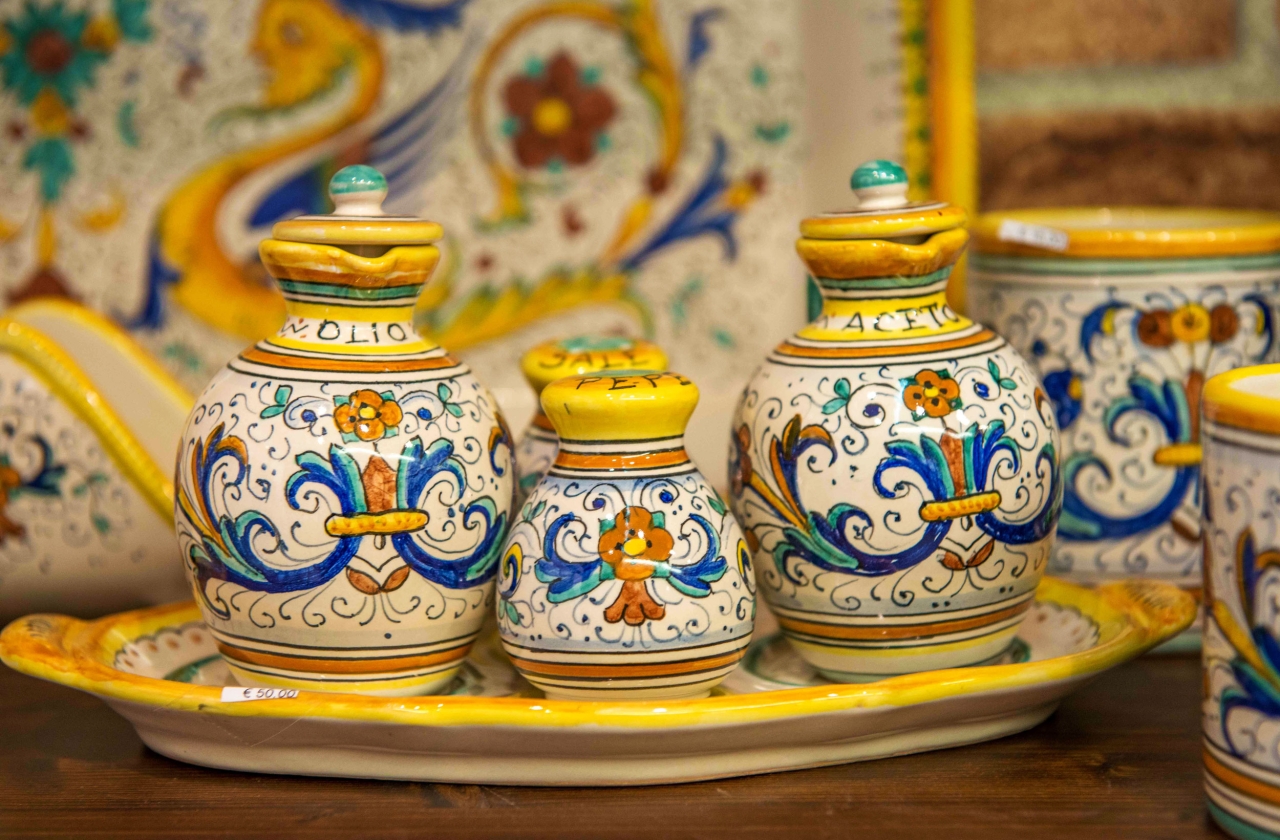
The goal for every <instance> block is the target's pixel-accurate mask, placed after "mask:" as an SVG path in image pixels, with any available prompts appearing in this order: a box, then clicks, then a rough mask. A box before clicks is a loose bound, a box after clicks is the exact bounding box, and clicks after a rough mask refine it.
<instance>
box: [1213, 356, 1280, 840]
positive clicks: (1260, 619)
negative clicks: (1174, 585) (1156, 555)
mask: <svg viewBox="0 0 1280 840" xmlns="http://www.w3.org/2000/svg"><path fill="white" fill-rule="evenodd" d="M1203 440H1204V467H1203V469H1204V513H1205V519H1204V529H1205V534H1204V537H1205V539H1204V557H1205V564H1206V568H1205V576H1204V582H1205V595H1204V606H1205V613H1206V617H1205V622H1204V644H1203V649H1202V650H1203V653H1202V656H1203V659H1204V686H1205V694H1204V699H1203V720H1204V770H1205V776H1204V781H1205V790H1206V793H1207V794H1208V799H1209V813H1210V814H1211V815H1212V816H1213V818H1214V819H1215V820H1216V821H1217V822H1218V824H1219V825H1221V826H1222V827H1223V828H1224V829H1226V830H1227V832H1228V833H1230V834H1233V835H1235V836H1236V837H1239V838H1242V840H1256V838H1260V837H1277V836H1280V755H1278V754H1277V752H1276V748H1275V743H1276V736H1277V733H1280V609H1277V603H1278V602H1280V521H1278V520H1277V503H1278V502H1280V365H1263V366H1257V367H1247V368H1241V369H1239V370H1234V371H1231V372H1230V373H1224V374H1222V375H1219V376H1215V377H1213V378H1212V379H1210V380H1209V382H1208V384H1207V385H1206V386H1205V389H1204V431H1203Z"/></svg>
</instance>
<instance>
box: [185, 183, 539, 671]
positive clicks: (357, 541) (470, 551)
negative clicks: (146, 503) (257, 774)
mask: <svg viewBox="0 0 1280 840" xmlns="http://www.w3.org/2000/svg"><path fill="white" fill-rule="evenodd" d="M385 194H386V182H385V181H384V180H383V178H382V176H381V175H380V174H379V173H378V172H377V171H376V170H374V169H371V168H369V167H364V166H358V167H347V168H346V169H343V170H341V171H340V172H338V173H337V174H336V175H335V176H334V178H333V180H332V182H331V184H330V195H331V196H332V198H333V200H334V203H335V205H336V210H335V211H334V214H333V215H331V216H302V217H299V218H297V219H294V220H292V221H287V222H281V223H279V224H277V225H276V226H275V228H274V230H273V237H274V238H271V239H267V240H265V241H264V242H263V243H262V245H261V248H260V254H261V256H262V260H263V263H264V264H265V265H266V267H267V270H268V271H270V272H271V274H272V275H273V276H274V277H275V278H277V282H278V283H279V285H280V288H281V290H282V291H283V292H284V296H285V299H286V305H287V308H288V318H287V320H286V322H285V324H284V326H283V327H281V329H280V331H279V332H278V333H277V334H276V335H275V336H272V337H271V338H268V339H266V340H264V341H260V342H258V343H257V344H256V345H254V346H253V347H250V348H249V349H247V350H245V351H244V352H242V353H241V354H240V355H239V356H238V357H237V358H235V359H233V360H232V361H231V362H230V363H228V365H227V367H226V369H225V370H223V371H222V372H221V373H220V374H219V375H217V376H216V377H214V379H213V381H211V382H210V383H209V386H208V387H207V388H206V389H205V391H204V393H203V394H202V395H201V396H200V398H199V400H198V401H197V403H196V407H195V409H194V411H193V412H192V414H191V416H190V418H189V419H188V421H187V425H186V429H185V431H184V432H183V435H182V442H181V451H180V454H179V458H178V469H177V477H176V484H177V515H176V521H177V531H178V539H179V544H180V547H181V550H182V556H183V558H184V561H185V563H186V567H187V574H188V578H189V579H190V582H191V585H192V588H193V589H194V591H195V596H196V600H197V602H198V603H199V604H200V608H201V611H202V613H203V616H204V619H205V622H206V624H207V625H208V627H209V630H210V632H211V634H212V635H213V637H214V638H215V640H216V641H217V645H218V650H219V651H220V652H221V654H222V655H223V657H224V658H225V659H226V661H227V664H228V666H229V667H230V669H231V672H232V673H233V674H234V675H235V677H236V679H237V680H239V681H240V682H241V683H244V684H249V685H268V686H292V687H301V688H310V689H320V690H331V691H352V692H360V693H369V694H380V695H411V694H423V693H427V692H431V691H433V690H435V689H437V688H440V687H442V686H444V685H446V684H447V683H448V682H449V681H450V680H451V678H452V677H453V675H454V673H455V672H456V671H457V670H458V668H459V666H460V665H461V664H462V661H463V659H464V658H465V656H466V654H467V651H468V649H469V648H470V646H471V643H472V641H473V640H474V639H475V637H476V634H477V632H478V631H479V629H480V625H481V623H482V621H483V620H484V617H485V616H486V615H487V614H488V613H489V611H490V610H491V609H492V601H493V577H494V573H495V571H496V569H497V560H498V554H499V552H500V549H501V546H502V539H503V536H504V535H505V533H506V529H507V523H508V517H509V515H510V506H511V504H512V495H513V487H514V469H513V467H514V463H513V457H512V445H511V440H510V435H509V433H508V431H507V428H506V424H505V422H504V421H503V419H502V415H501V414H500V413H499V412H498V407H497V405H496V403H495V402H494V400H493V397H492V396H490V394H489V392H488V391H487V390H485V388H484V387H483V386H482V385H481V384H480V383H479V382H478V381H476V378H475V377H474V376H473V375H472V373H471V371H470V370H469V369H468V368H467V367H466V365H463V364H462V363H460V362H458V360H456V359H455V358H453V357H452V356H450V355H449V354H448V353H447V352H446V351H445V350H444V349H443V348H441V347H438V346H435V345H434V344H432V343H431V342H429V341H427V340H424V339H423V338H420V337H419V336H418V335H417V334H416V333H415V332H414V330H413V328H412V324H411V320H412V313H413V306H414V302H415V301H416V299H417V297H418V292H419V291H420V290H421V288H422V285H423V283H424V282H425V281H426V280H427V278H428V277H429V276H430V274H431V271H432V269H434V268H435V265H436V262H437V261H438V259H439V257H440V254H439V251H438V250H437V248H436V247H435V245H434V244H432V243H434V242H435V241H436V240H438V239H439V238H440V236H441V235H442V234H441V230H440V227H439V226H438V225H436V224H434V223H432V222H427V221H423V220H421V219H416V218H405V217H389V216H384V215H382V213H381V209H380V203H381V201H382V198H383V197H384V196H385Z"/></svg>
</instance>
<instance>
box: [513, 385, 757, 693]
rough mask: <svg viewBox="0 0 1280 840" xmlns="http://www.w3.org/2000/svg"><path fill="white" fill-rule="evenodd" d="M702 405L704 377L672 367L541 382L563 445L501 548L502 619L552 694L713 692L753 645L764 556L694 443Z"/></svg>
mask: <svg viewBox="0 0 1280 840" xmlns="http://www.w3.org/2000/svg"><path fill="white" fill-rule="evenodd" d="M697 402H698V389H697V386H695V385H694V384H693V383H692V382H690V381H689V380H688V379H686V378H685V377H683V376H681V375H679V374H676V373H670V372H652V371H648V372H646V371H637V372H624V371H614V372H611V373H599V374H589V375H583V376H572V377H569V378H567V379H561V380H558V381H556V382H553V383H551V384H550V385H548V386H547V387H546V388H545V389H543V391H542V407H543V409H544V410H545V411H546V413H547V416H548V417H549V418H550V419H551V423H552V425H553V426H554V427H555V430H556V432H557V434H558V435H559V438H560V449H559V452H558V453H557V455H556V459H555V462H554V463H553V464H552V466H551V469H550V470H549V471H548V472H547V474H546V475H545V476H544V477H543V478H542V480H541V481H540V482H538V485H537V486H536V487H535V488H534V489H533V492H532V493H531V494H530V496H529V498H528V500H527V501H526V502H525V504H524V507H523V509H522V510H521V512H520V515H519V518H518V520H517V521H516V522H515V524H514V526H513V528H512V531H511V534H510V536H509V537H508V539H507V543H506V547H505V548H504V550H503V556H502V561H501V569H500V572H499V583H498V627H499V630H500V632H501V636H502V643H503V646H504V647H505V648H506V651H507V653H508V654H509V655H510V657H511V661H512V663H513V664H514V665H515V667H516V668H517V669H518V670H519V671H520V673H521V674H523V675H524V677H525V678H526V679H527V680H529V682H531V683H533V684H534V685H536V686H537V687H539V688H541V689H543V690H544V691H545V692H547V694H548V695H550V696H557V697H573V698H585V699H624V698H639V697H647V698H681V697H697V696H702V695H705V694H707V693H708V692H709V691H710V689H711V688H712V687H713V686H714V685H716V684H717V683H719V682H720V680H722V679H723V678H724V677H725V676H726V675H727V674H728V673H729V671H731V670H732V669H733V668H734V666H735V665H736V663H737V662H738V660H739V659H740V658H741V657H742V655H743V653H744V652H745V651H746V646H747V643H748V642H749V641H750V638H751V629H752V625H753V622H754V618H755V580H754V577H753V573H752V569H751V556H750V553H749V552H748V551H747V546H746V542H745V541H744V539H743V536H742V530H741V529H740V528H739V527H738V523H737V522H736V521H735V520H734V518H733V515H732V514H730V513H729V510H728V508H727V506H726V505H725V504H724V502H723V501H721V499H720V497H719V495H717V494H716V492H715V490H714V489H712V488H711V486H710V485H708V484H707V481H706V479H705V478H703V476H702V474H701V473H700V472H699V471H698V468H697V467H696V466H694V464H693V463H692V462H691V461H690V460H689V455H688V453H687V452H686V451H685V448H684V432H685V427H686V425H687V424H688V422H689V417H690V415H692V414H693V409H694V406H695V405H696V404H697Z"/></svg>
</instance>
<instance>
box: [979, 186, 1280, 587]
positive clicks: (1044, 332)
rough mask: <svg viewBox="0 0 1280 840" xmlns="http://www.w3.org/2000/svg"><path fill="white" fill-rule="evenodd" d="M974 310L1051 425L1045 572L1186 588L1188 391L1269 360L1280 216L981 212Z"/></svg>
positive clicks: (1279, 286) (1191, 411)
mask: <svg viewBox="0 0 1280 840" xmlns="http://www.w3.org/2000/svg"><path fill="white" fill-rule="evenodd" d="M975 231H976V233H975V237H976V240H975V241H976V245H975V249H976V251H977V253H976V254H975V255H974V258H973V261H972V263H971V265H972V269H973V270H972V272H971V274H970V278H971V280H970V288H971V303H972V305H973V308H974V310H975V312H976V313H977V314H978V316H979V317H981V318H982V319H983V320H985V321H986V322H987V323H989V324H991V325H992V326H993V327H994V328H995V329H996V330H998V331H999V332H1000V333H1001V334H1002V335H1004V336H1006V337H1007V338H1008V339H1009V341H1010V342H1011V343H1012V344H1013V345H1014V346H1015V347H1017V348H1018V349H1019V350H1020V351H1021V352H1022V353H1024V354H1025V355H1026V356H1027V357H1028V358H1029V359H1030V360H1031V362H1032V363H1033V364H1034V365H1035V366H1036V369H1037V372H1038V373H1039V375H1040V377H1041V379H1042V380H1043V382H1044V388H1045V391H1046V392H1047V393H1048V394H1049V397H1050V399H1051V400H1052V403H1053V406H1054V411H1055V413H1056V415H1057V420H1058V425H1059V427H1060V429H1061V431H1062V440H1063V450H1062V465H1063V487H1064V495H1063V512H1062V519H1061V522H1060V523H1059V526H1058V538H1057V542H1056V544H1055V546H1054V552H1053V557H1052V559H1051V561H1050V572H1051V573H1053V574H1056V575H1061V576H1064V577H1068V578H1070V579H1073V580H1075V581H1077V582H1080V583H1098V582H1102V581H1106V580H1115V579H1119V578H1124V577H1135V576H1141V577H1151V578H1157V579H1160V580H1165V581H1168V582H1171V583H1176V584H1178V585H1180V586H1183V587H1185V588H1188V589H1192V590H1199V587H1200V577H1201V571H1200V564H1201V549H1200V509H1199V504H1200V502H1199V490H1198V487H1197V485H1198V483H1199V468H1200V455H1201V450H1200V395H1201V391H1202V389H1203V386H1204V383H1205V380H1206V378H1207V377H1210V376H1213V375H1214V374H1216V373H1220V372H1222V371H1226V370H1231V369H1232V368H1236V367H1240V366H1242V365H1250V364H1256V363H1257V362H1260V361H1263V360H1265V359H1268V358H1270V357H1271V356H1273V355H1274V350H1275V327H1274V323H1275V306H1276V303H1277V300H1278V299H1280V294H1278V293H1280V215H1276V214H1269V213H1255V212H1237V211H1210V210H1172V209H1170V210H1159V209H1124V208H1115V209H1094V210H1086V209H1079V210H1040V211H1019V212H1013V213H1005V214H993V215H989V216H985V217H983V218H981V219H980V220H979V222H978V224H977V225H976V226H975Z"/></svg>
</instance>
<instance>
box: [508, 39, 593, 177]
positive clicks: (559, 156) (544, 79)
mask: <svg viewBox="0 0 1280 840" xmlns="http://www.w3.org/2000/svg"><path fill="white" fill-rule="evenodd" d="M503 99H504V100H505V101H506V105H507V112H508V113H509V114H510V115H511V117H512V118H513V119H514V125H515V128H514V131H515V138H514V140H513V141H512V142H513V144H514V148H515V155H516V160H518V161H519V162H520V165H521V166H524V167H526V168H529V169H538V168H541V167H543V166H546V165H548V164H550V163H552V162H553V161H559V162H561V163H566V164H569V165H571V166H580V165H582V164H584V163H586V162H587V161H589V160H591V158H592V156H593V155H595V151H596V141H597V136H598V135H599V133H600V132H601V131H603V130H604V127H605V126H606V125H608V124H609V122H610V121H611V120H612V119H613V116H614V113H615V111H616V108H615V106H614V104H613V98H612V97H610V96H609V94H608V93H606V92H605V90H604V89H603V88H601V87H600V86H599V85H594V84H589V83H586V82H584V81H583V80H582V73H581V72H580V71H579V69H578V65H577V64H576V63H575V62H574V60H573V59H572V58H570V57H569V55H568V53H565V52H559V53H556V55H555V56H554V57H553V58H552V59H551V61H550V62H549V63H548V64H547V68H546V70H545V71H544V72H542V73H540V74H536V75H535V74H532V73H531V74H528V75H522V76H516V77H515V78H513V79H512V80H511V81H509V82H507V86H506V89H505V90H504V91H503Z"/></svg>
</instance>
